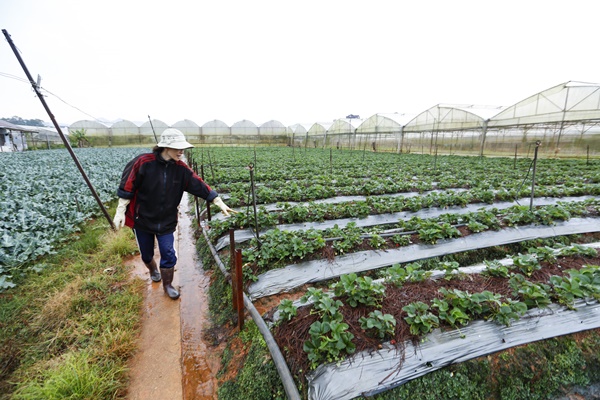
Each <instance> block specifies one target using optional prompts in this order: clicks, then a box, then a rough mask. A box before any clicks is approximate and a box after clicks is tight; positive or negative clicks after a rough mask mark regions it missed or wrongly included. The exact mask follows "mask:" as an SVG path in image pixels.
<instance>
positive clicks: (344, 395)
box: [307, 300, 600, 400]
mask: <svg viewBox="0 0 600 400" xmlns="http://www.w3.org/2000/svg"><path fill="white" fill-rule="evenodd" d="M575 307H576V311H572V310H568V309H566V308H565V307H561V306H557V305H554V304H552V305H550V306H549V307H548V308H544V309H532V310H529V311H528V312H527V313H526V314H525V315H524V316H522V317H521V318H520V319H519V320H517V321H514V322H513V323H512V325H511V326H509V327H506V326H504V325H499V324H497V323H495V322H492V321H475V322H472V323H470V324H468V325H467V326H465V327H464V328H461V329H460V331H459V330H451V331H446V332H442V331H440V330H439V329H436V330H434V331H433V333H431V334H430V335H428V336H427V337H426V340H425V341H424V342H422V343H420V344H419V345H418V346H416V347H415V346H414V345H413V344H412V343H411V342H410V341H407V342H406V343H405V351H404V357H405V359H404V362H402V354H401V352H400V350H398V349H397V348H396V347H394V346H392V345H391V344H389V343H386V344H384V345H383V348H382V349H381V350H378V351H374V352H362V353H359V354H356V355H355V356H353V357H352V358H351V359H348V360H345V361H343V362H341V363H339V364H324V365H320V366H319V367H317V369H316V370H315V371H314V373H312V374H310V375H309V376H307V379H308V385H309V386H308V396H309V398H310V399H311V400H344V399H352V398H355V397H358V396H361V395H364V396H372V395H375V394H377V393H380V392H383V391H386V390H389V389H392V388H394V387H397V386H399V385H402V384H403V383H406V382H408V381H410V380H411V379H415V378H418V377H420V376H423V375H425V374H427V373H429V372H432V371H435V370H437V369H440V368H442V367H445V366H447V365H450V364H456V363H460V362H463V361H467V360H470V359H472V358H476V357H481V356H484V355H486V354H490V353H494V352H497V351H500V350H504V349H507V348H510V347H514V346H518V345H521V344H525V343H530V342H534V341H537V340H543V339H548V338H551V337H555V336H560V335H566V334H570V333H575V332H580V331H583V330H588V329H594V328H599V327H600V304H599V303H598V302H597V301H590V302H586V301H582V300H580V301H577V302H575Z"/></svg>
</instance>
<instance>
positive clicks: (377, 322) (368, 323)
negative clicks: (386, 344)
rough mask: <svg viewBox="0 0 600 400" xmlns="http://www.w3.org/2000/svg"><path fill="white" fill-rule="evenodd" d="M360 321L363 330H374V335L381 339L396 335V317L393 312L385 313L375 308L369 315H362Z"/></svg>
mask: <svg viewBox="0 0 600 400" xmlns="http://www.w3.org/2000/svg"><path fill="white" fill-rule="evenodd" d="M359 322H360V327H361V328H362V329H363V330H365V331H367V330H368V331H374V334H373V336H375V337H378V338H379V339H384V338H386V337H388V338H390V337H393V336H394V331H395V328H396V318H394V316H393V315H391V314H383V313H382V312H381V311H379V310H374V311H371V312H370V313H369V315H368V316H367V317H361V318H360V319H359Z"/></svg>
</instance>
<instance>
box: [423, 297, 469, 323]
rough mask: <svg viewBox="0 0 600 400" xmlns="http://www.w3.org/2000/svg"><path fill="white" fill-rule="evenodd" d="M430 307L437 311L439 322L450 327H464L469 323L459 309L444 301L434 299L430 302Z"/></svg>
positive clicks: (467, 317) (465, 315) (467, 318)
mask: <svg viewBox="0 0 600 400" xmlns="http://www.w3.org/2000/svg"><path fill="white" fill-rule="evenodd" d="M431 305H432V307H434V308H436V309H437V312H438V317H439V319H440V320H442V321H445V322H446V323H448V324H449V325H450V326H452V327H456V326H458V325H466V324H468V323H469V321H470V318H469V315H467V314H466V313H465V311H464V310H463V309H461V308H460V307H454V306H452V307H451V305H450V304H449V303H448V302H447V301H446V300H444V299H438V298H435V299H433V301H432V304H431Z"/></svg>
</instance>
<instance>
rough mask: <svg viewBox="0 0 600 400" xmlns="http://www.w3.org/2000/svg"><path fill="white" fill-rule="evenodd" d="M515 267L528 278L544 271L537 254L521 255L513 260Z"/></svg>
mask: <svg viewBox="0 0 600 400" xmlns="http://www.w3.org/2000/svg"><path fill="white" fill-rule="evenodd" d="M512 260H513V264H514V266H515V267H516V268H517V269H519V271H521V272H522V273H524V274H525V275H527V276H531V274H533V273H534V272H535V271H539V270H540V269H542V266H541V265H540V263H539V260H538V256H537V254H535V253H533V254H521V253H519V254H518V255H517V256H514V257H513V258H512Z"/></svg>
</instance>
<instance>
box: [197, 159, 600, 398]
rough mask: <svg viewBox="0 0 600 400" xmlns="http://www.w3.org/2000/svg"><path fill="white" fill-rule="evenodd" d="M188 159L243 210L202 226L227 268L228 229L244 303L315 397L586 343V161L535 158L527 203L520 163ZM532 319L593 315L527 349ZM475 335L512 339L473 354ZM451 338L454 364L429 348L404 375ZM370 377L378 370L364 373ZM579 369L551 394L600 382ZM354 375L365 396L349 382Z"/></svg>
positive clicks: (594, 290) (593, 358) (595, 231)
mask: <svg viewBox="0 0 600 400" xmlns="http://www.w3.org/2000/svg"><path fill="white" fill-rule="evenodd" d="M190 158H191V159H192V160H193V162H194V163H196V164H197V165H201V166H202V172H203V174H204V176H205V179H206V180H207V181H208V182H210V183H212V184H213V186H214V187H215V189H216V190H217V191H218V192H219V193H221V194H223V195H224V196H225V198H228V200H227V202H228V205H230V206H232V207H237V209H238V211H240V212H239V213H238V214H236V215H234V216H232V217H230V218H228V219H223V218H221V217H220V216H218V215H216V216H215V217H214V218H213V219H212V220H211V221H210V222H207V225H208V226H209V227H210V229H209V230H208V237H209V240H210V242H211V245H212V246H214V248H215V250H216V251H219V256H220V258H221V259H222V261H223V263H224V265H228V262H229V254H230V248H229V246H230V245H231V243H230V241H229V235H228V232H229V230H230V229H231V228H233V229H235V246H236V248H239V249H242V255H243V257H242V259H243V261H242V263H243V265H244V268H243V271H244V285H245V286H244V288H245V291H246V293H247V294H248V296H249V298H250V299H252V301H253V302H255V304H258V305H260V307H261V310H262V311H264V313H263V318H264V320H265V321H266V322H267V323H268V324H269V326H270V329H271V333H272V334H273V336H274V338H275V341H276V342H277V344H278V347H279V349H280V351H281V352H282V354H283V356H284V358H285V360H286V363H287V365H288V366H289V368H290V370H291V372H292V374H293V375H294V376H295V378H296V382H297V386H299V387H302V388H304V391H303V395H306V396H308V397H309V398H311V399H346V398H348V399H349V398H355V397H360V396H361V395H362V394H369V395H370V396H372V395H378V393H382V394H380V396H383V397H382V398H385V396H386V393H393V390H398V391H400V392H401V391H402V390H404V387H410V385H411V384H412V382H411V381H412V380H413V379H415V380H416V382H418V381H419V380H418V379H417V378H419V377H420V376H424V375H427V374H430V375H431V376H432V377H433V376H439V375H436V372H435V371H436V370H438V369H439V368H442V367H446V366H448V365H451V364H453V363H455V362H456V361H455V360H461V361H467V360H469V358H471V357H473V358H474V357H477V356H485V355H488V354H491V353H495V352H498V351H501V350H505V349H509V348H511V347H514V346H517V345H522V344H526V343H529V342H533V341H537V340H541V339H548V338H549V337H552V336H560V335H564V334H568V333H575V332H579V331H588V332H590V335H591V337H592V339H591V340H592V341H593V340H596V343H598V342H597V333H594V332H597V329H598V328H599V327H600V317H599V315H598V314H599V312H600V309H599V307H598V298H599V297H600V269H599V267H598V265H599V264H600V259H599V258H598V250H597V249H598V247H600V246H599V245H598V242H599V241H600V234H599V231H600V219H599V218H600V216H599V211H600V201H599V199H600V197H599V194H600V168H598V165H596V164H594V163H587V162H586V161H578V160H555V159H551V160H550V159H540V160H537V163H536V170H535V187H534V189H533V190H532V181H531V179H532V176H533V163H532V160H531V159H517V160H515V159H510V158H478V157H458V156H443V157H442V156H440V157H435V156H422V155H419V156H417V155H409V154H408V155H407V154H379V153H372V152H361V151H356V152H350V151H344V152H342V151H336V150H320V149H316V150H315V149H292V148H239V147H238V148H210V149H195V150H194V151H193V155H192V156H191V157H190ZM251 179H252V180H253V181H254V185H253V186H252V185H251V182H250V181H251ZM253 192H254V196H253V195H252V193H253ZM532 192H533V194H534V198H533V200H532V199H531V195H532ZM530 202H531V203H530ZM255 210H256V211H255ZM214 211H216V210H213V215H215V214H216V212H214ZM257 227H258V229H257ZM582 302H583V303H582ZM544 310H552V313H555V312H554V311H556V310H562V311H564V312H566V314H565V315H585V316H589V318H588V317H581V318H583V319H584V320H586V324H580V326H579V327H577V326H575V327H573V326H572V325H574V324H567V325H571V327H570V328H571V330H570V331H569V329H567V331H566V332H565V331H557V332H556V333H555V334H554V335H551V334H549V333H548V332H546V334H545V336H544V335H542V336H541V337H537V338H536V336H535V335H534V334H533V333H532V332H531V328H532V324H531V322H530V321H531V319H532V318H537V319H538V320H539V321H544V320H549V319H548V317H547V316H546V314H547V313H546V314H544V313H545V311H544ZM562 311H561V312H562ZM540 312H541V313H542V314H543V315H541V314H540V315H538V314H536V313H540ZM577 313H579V314H577ZM481 323H485V324H484V325H482V326H480V324H481ZM549 324H550V325H552V324H553V323H552V322H549ZM476 327H480V328H481V329H484V328H485V329H493V331H494V332H495V333H494V334H496V335H500V336H501V337H502V335H507V332H509V331H510V332H513V333H512V336H510V340H506V337H505V339H503V340H502V341H499V342H498V343H495V344H494V343H492V344H491V345H489V346H488V347H486V349H485V351H483V352H478V351H474V349H477V347H478V345H481V343H480V342H478V340H474V339H475V338H477V337H480V334H479V333H478V331H477V330H473V329H479V328H476ZM490 327H492V328H490ZM456 332H459V333H458V334H456ZM452 335H454V336H458V337H459V339H460V340H459V342H458V344H456V343H454V342H452V343H454V345H453V346H454V347H457V348H454V351H453V353H452V354H451V355H450V356H448V355H445V354H442V353H443V351H441V349H440V348H439V347H438V348H435V347H434V348H433V349H432V350H431V353H427V354H429V355H428V356H427V357H429V358H428V359H424V360H417V363H416V364H414V365H413V364H410V363H411V362H413V361H414V360H411V358H412V354H413V353H412V352H419V351H425V350H426V349H427V348H428V347H429V345H430V344H431V343H432V341H433V342H434V343H438V344H439V342H440V341H441V342H444V341H448V343H451V342H449V340H450V338H449V336H452ZM595 335H596V336H595ZM434 338H435V339H434ZM440 338H442V339H440ZM593 338H596V339H593ZM492 342H493V341H492ZM503 342H509V343H511V344H509V345H502V344H501V343H503ZM428 343H429V344H428ZM411 346H414V348H415V350H412V347H411ZM470 353H472V356H469V354H470ZM598 353H599V352H598V347H597V344H596V347H595V348H594V349H592V350H591V351H590V353H586V357H587V358H585V360H584V361H581V360H580V361H581V362H588V363H590V366H591V365H598V356H597V354H598ZM390 354H391V355H390ZM424 354H425V353H424ZM388 355H390V356H389V357H388ZM386 357H387V358H388V360H387V361H386V362H387V363H388V364H386V366H385V367H383V366H379V367H378V366H377V365H374V364H373V363H375V364H376V363H377V362H376V361H373V360H375V359H377V360H379V359H381V360H383V359H384V358H386ZM365 360H367V361H365ZM369 360H370V361H369ZM513 361H514V360H513ZM363 362H365V363H366V362H370V364H364V366H363V364H361V363H363ZM366 365H369V367H368V368H367V367H366ZM403 365H407V366H409V365H410V368H409V367H407V369H413V368H414V371H416V372H417V373H410V372H411V371H403V370H402V366H403ZM465 365H472V364H465ZM353 368H356V369H353ZM378 368H381V369H382V370H384V371H387V372H382V373H383V375H377V374H376V373H375V372H373V373H371V375H370V374H369V373H366V372H365V371H367V370H369V371H377V370H378ZM454 368H457V367H454ZM391 371H394V372H393V373H391ZM587 371H588V372H586V373H583V374H582V375H580V376H578V377H577V379H572V380H571V381H570V382H565V383H563V384H564V385H568V384H571V385H574V384H580V385H584V386H585V385H588V384H591V383H593V382H592V381H594V380H596V381H597V380H598V376H599V375H600V374H599V373H598V371H597V367H596V368H595V369H594V368H590V369H588V370H587ZM357 374H360V376H362V379H361V385H358V384H357V382H355V381H354V380H353V379H352V378H350V379H349V377H351V376H357ZM424 379H427V377H426V376H425V378H424ZM482 379H484V378H482ZM485 379H490V380H491V378H489V377H488V378H485ZM495 379H498V378H495ZM365 381H366V382H367V383H365V384H364V385H363V384H362V382H365ZM542 381H544V380H543V379H541V380H540V382H542ZM544 382H545V381H544ZM480 383H481V382H480ZM484 383H485V382H484ZM487 385H488V386H485V385H483V386H482V385H479V386H481V387H482V389H481V390H482V391H483V392H485V391H486V390H487V391H488V393H487V395H488V396H491V398H509V397H507V396H508V393H509V392H510V391H513V392H514V393H513V395H514V396H515V397H514V398H538V397H536V396H538V395H539V396H542V397H540V398H544V397H543V396H549V395H552V394H557V393H558V392H557V391H558V390H559V386H560V385H559V384H556V385H548V384H543V385H539V386H536V385H528V386H527V385H525V386H523V385H522V386H523V387H520V386H519V387H515V385H516V384H513V385H508V386H507V387H501V386H499V387H496V388H495V389H492V387H493V386H489V385H490V382H487ZM395 387H398V389H394V388H395ZM390 390H392V391H391V392H388V391H390ZM540 391H543V392H544V394H543V395H542V394H539V393H540ZM400 392H398V393H400ZM432 393H434V391H433V389H432ZM392 396H393V395H392ZM450 397H452V396H450ZM224 398H226V397H224ZM232 398H233V397H232ZM390 398H395V397H390ZM398 398H404V397H398ZM424 398H425V397H424ZM431 398H436V397H431ZM438 398H439V397H438Z"/></svg>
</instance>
